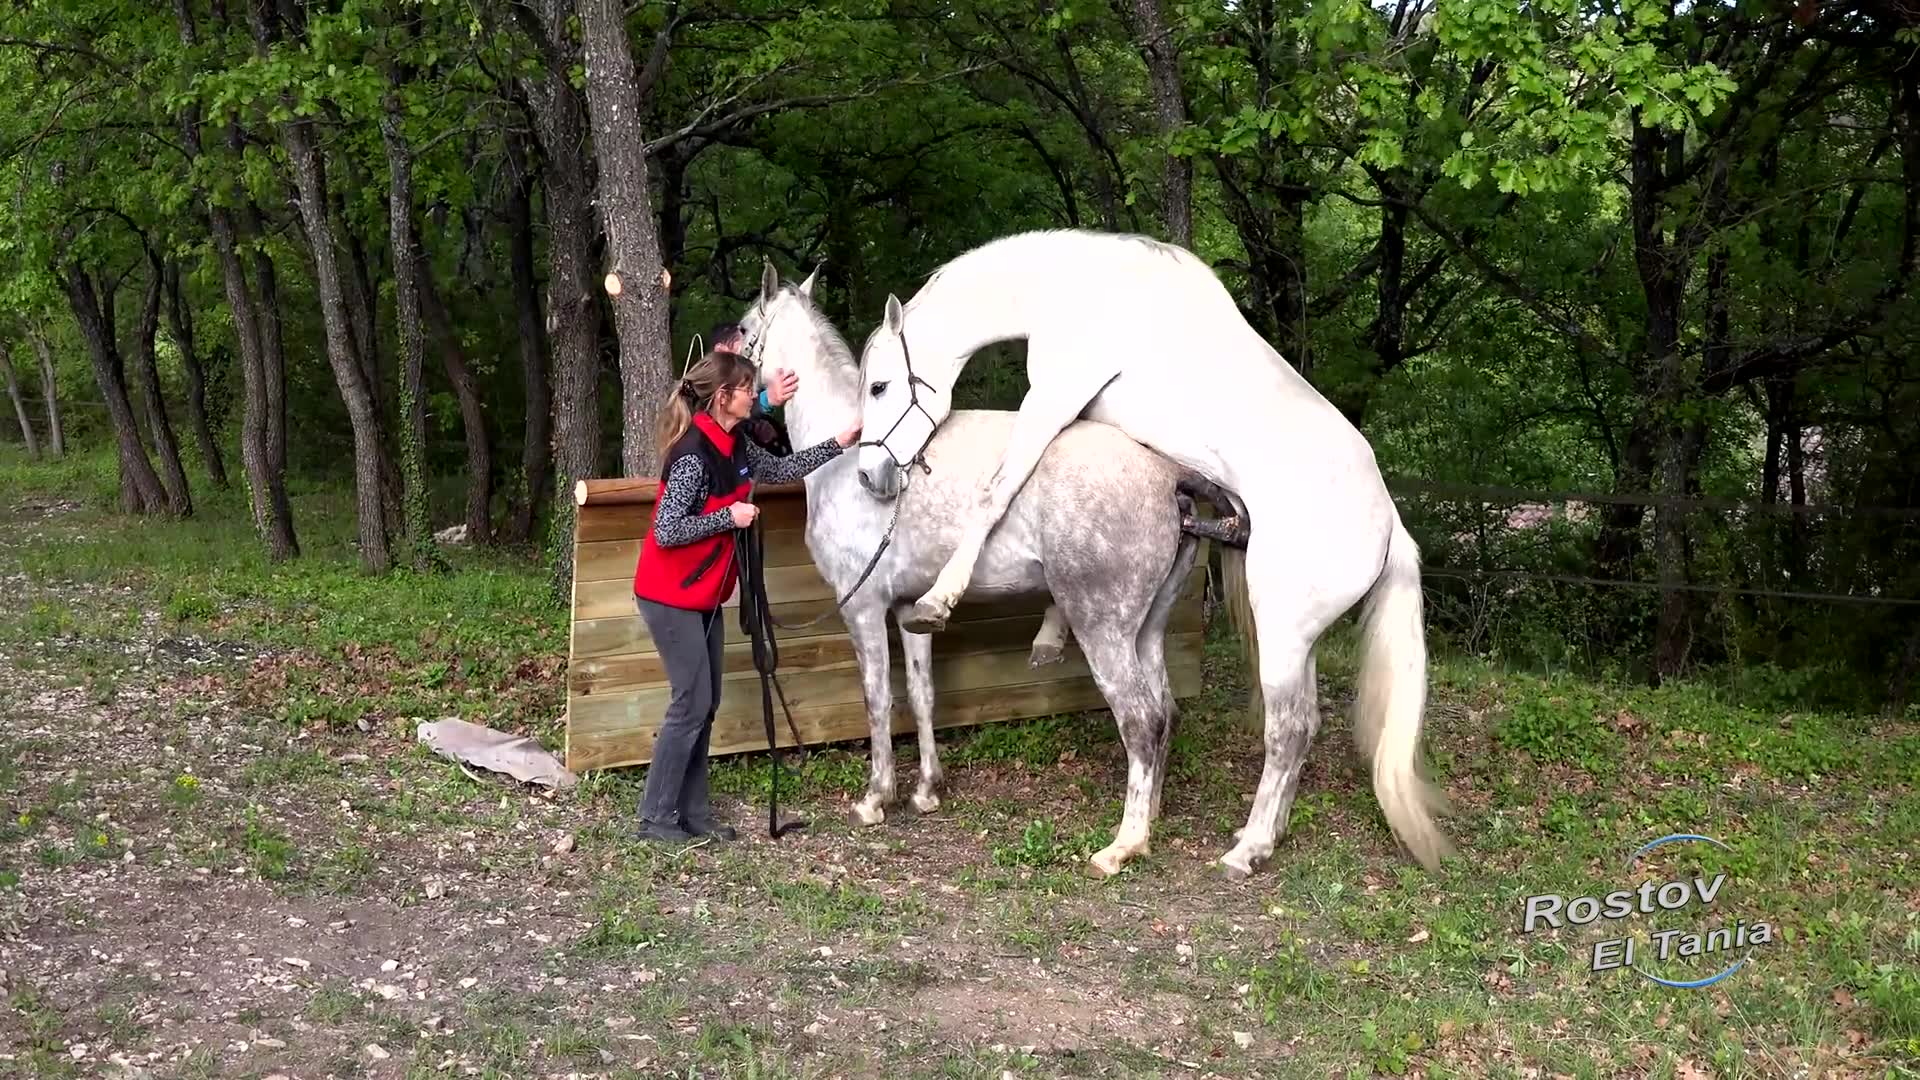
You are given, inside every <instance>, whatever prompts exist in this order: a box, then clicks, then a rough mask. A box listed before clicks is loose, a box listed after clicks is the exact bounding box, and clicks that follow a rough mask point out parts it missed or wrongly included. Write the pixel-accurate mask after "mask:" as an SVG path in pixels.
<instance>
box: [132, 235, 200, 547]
mask: <svg viewBox="0 0 1920 1080" xmlns="http://www.w3.org/2000/svg"><path fill="white" fill-rule="evenodd" d="M164 276H165V275H164V273H163V271H162V269H161V263H160V259H159V257H158V256H157V255H154V254H153V253H152V252H148V254H147V291H146V295H145V297H144V302H143V303H142V304H141V307H140V323H139V325H138V326H136V327H135V328H134V334H135V336H134V339H133V380H134V385H135V386H137V387H138V388H139V390H140V396H141V398H142V399H143V400H144V404H145V406H146V413H147V428H148V430H149V432H150V434H151V435H152V438H153V448H154V452H155V453H156V454H159V455H160V469H161V474H160V479H161V482H162V483H163V484H164V485H165V487H166V489H167V503H168V505H169V508H170V509H171V510H172V512H173V513H174V514H176V515H178V516H180V517H190V516H192V514H193V494H192V492H191V491H190V490H189V489H188V487H187V470H186V467H185V466H184V465H182V464H181V462H180V443H179V440H177V439H175V438H174V437H173V421H172V419H170V418H169V417H168V416H167V398H166V393H165V391H164V390H163V389H162V388H161V385H160V369H159V367H158V366H157V365H156V364H155V363H154V341H155V339H156V338H157V337H159V334H160V297H161V295H162V293H163V292H164V285H165V282H164V280H163V279H164Z"/></svg>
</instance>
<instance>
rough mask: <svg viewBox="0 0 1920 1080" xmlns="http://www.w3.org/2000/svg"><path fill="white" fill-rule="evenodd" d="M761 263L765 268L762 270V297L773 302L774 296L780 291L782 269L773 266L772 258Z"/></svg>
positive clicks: (764, 300) (763, 299) (765, 300)
mask: <svg viewBox="0 0 1920 1080" xmlns="http://www.w3.org/2000/svg"><path fill="white" fill-rule="evenodd" d="M761 265H762V267H763V269H762V270H761V271H760V299H761V300H762V301H763V302H765V303H769V304H771V303H773V298H774V297H775V296H776V295H778V294H779V292H780V271H778V270H775V269H774V268H773V260H772V259H768V260H766V261H765V262H763V263H762V264H761Z"/></svg>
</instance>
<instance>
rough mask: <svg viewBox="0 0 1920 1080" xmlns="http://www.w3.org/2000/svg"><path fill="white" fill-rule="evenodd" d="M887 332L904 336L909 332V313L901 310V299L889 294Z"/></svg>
mask: <svg viewBox="0 0 1920 1080" xmlns="http://www.w3.org/2000/svg"><path fill="white" fill-rule="evenodd" d="M887 332H888V333H891V334H904V333H906V332H907V313H906V312H905V311H903V310H901V308H900V298H899V297H897V296H895V295H893V294H892V293H888V294H887Z"/></svg>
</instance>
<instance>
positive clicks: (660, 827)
mask: <svg viewBox="0 0 1920 1080" xmlns="http://www.w3.org/2000/svg"><path fill="white" fill-rule="evenodd" d="M635 833H636V835H638V836H639V838H640V839H642V840H653V841H656V842H658V843H663V844H684V843H686V842H687V841H689V840H692V839H693V834H692V833H690V832H688V831H687V830H686V829H684V828H682V827H680V826H679V825H677V824H675V823H673V822H671V821H646V820H642V821H641V822H640V826H639V828H638V829H637V830H635Z"/></svg>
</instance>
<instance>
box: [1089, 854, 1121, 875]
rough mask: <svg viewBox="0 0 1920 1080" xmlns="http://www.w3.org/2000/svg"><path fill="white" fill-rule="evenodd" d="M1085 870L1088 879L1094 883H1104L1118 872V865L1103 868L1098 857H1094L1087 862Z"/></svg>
mask: <svg viewBox="0 0 1920 1080" xmlns="http://www.w3.org/2000/svg"><path fill="white" fill-rule="evenodd" d="M1085 869H1086V872H1087V876H1088V877H1090V878H1092V879H1093V880H1095V881H1105V880H1107V879H1108V878H1110V877H1112V876H1114V875H1115V874H1118V873H1119V872H1120V864H1119V863H1118V862H1116V863H1114V864H1113V865H1112V866H1103V865H1101V862H1100V856H1098V855H1095V856H1094V857H1093V858H1091V859H1088V860H1087V865H1086V867H1085Z"/></svg>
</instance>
